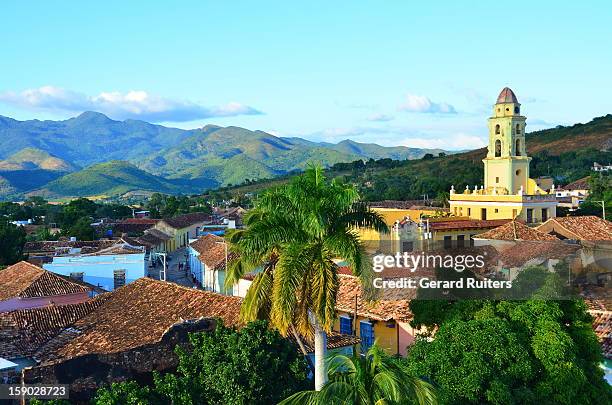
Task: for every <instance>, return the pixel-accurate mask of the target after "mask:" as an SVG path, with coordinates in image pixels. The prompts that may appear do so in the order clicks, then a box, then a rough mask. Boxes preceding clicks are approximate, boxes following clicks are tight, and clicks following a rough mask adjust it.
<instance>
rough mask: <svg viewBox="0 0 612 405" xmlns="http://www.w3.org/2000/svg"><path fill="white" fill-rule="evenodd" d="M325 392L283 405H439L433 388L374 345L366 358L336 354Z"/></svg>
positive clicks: (302, 395)
mask: <svg viewBox="0 0 612 405" xmlns="http://www.w3.org/2000/svg"><path fill="white" fill-rule="evenodd" d="M327 362H328V377H329V380H328V382H327V384H326V385H325V386H324V387H323V389H322V390H321V391H303V392H298V393H296V394H294V395H292V396H290V397H289V398H287V399H285V400H284V401H282V402H281V403H280V404H279V405H302V404H308V405H340V404H353V405H376V404H410V403H418V404H437V398H436V393H435V390H434V388H433V386H432V385H431V384H429V383H427V382H425V381H423V380H421V379H419V378H415V377H413V376H412V375H411V374H409V373H408V372H407V371H406V370H405V368H403V367H402V366H401V365H400V362H399V360H397V359H395V358H393V357H391V356H389V355H387V354H385V353H384V351H383V350H382V349H381V348H380V347H379V346H378V345H376V344H375V345H373V346H372V347H370V349H368V352H367V353H366V355H365V356H361V355H360V354H358V353H356V352H354V353H353V356H352V357H348V356H345V355H342V354H338V353H332V354H331V355H330V356H329V358H328V360H327Z"/></svg>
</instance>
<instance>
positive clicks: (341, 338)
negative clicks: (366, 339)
mask: <svg viewBox="0 0 612 405" xmlns="http://www.w3.org/2000/svg"><path fill="white" fill-rule="evenodd" d="M288 337H289V339H290V340H292V341H294V342H295V337H294V336H293V335H291V334H290V335H289V336H288ZM360 342H361V339H359V337H357V336H353V335H344V334H342V333H338V332H333V331H332V332H331V333H328V334H327V350H332V349H339V348H341V347H347V346H353V345H357V344H359V343H360ZM302 343H304V347H305V348H306V351H307V352H308V353H314V344H313V342H312V340H311V339H308V338H302Z"/></svg>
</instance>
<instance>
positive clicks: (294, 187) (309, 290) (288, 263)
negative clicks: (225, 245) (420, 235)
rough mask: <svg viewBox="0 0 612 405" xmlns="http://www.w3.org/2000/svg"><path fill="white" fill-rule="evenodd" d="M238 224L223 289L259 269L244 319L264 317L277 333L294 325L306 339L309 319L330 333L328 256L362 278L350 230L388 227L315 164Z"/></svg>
mask: <svg viewBox="0 0 612 405" xmlns="http://www.w3.org/2000/svg"><path fill="white" fill-rule="evenodd" d="M244 223H245V225H246V227H247V228H246V229H245V230H238V231H236V232H234V233H232V234H231V236H230V242H231V244H232V250H233V251H234V252H237V253H238V254H239V259H238V260H236V261H234V263H233V264H232V265H231V267H230V269H229V271H228V275H227V278H226V285H227V286H231V285H233V284H234V283H236V282H238V280H239V279H240V278H241V277H242V276H243V275H244V274H245V273H248V272H251V271H254V270H255V269H263V270H262V271H261V272H260V273H258V274H257V275H256V276H255V279H254V281H253V283H252V285H251V287H250V288H249V290H248V292H247V295H246V297H245V300H244V303H243V306H242V311H241V316H242V318H243V319H244V320H247V321H250V320H254V319H259V318H262V317H264V318H267V319H270V322H271V324H272V326H273V327H275V328H278V329H279V330H280V331H281V333H282V334H283V335H286V334H287V333H288V332H289V329H290V327H292V326H295V327H296V328H297V330H298V332H299V333H300V334H301V335H303V336H310V335H312V325H311V320H310V319H309V317H310V316H311V315H312V316H315V317H316V320H317V321H318V323H319V324H320V325H321V326H322V328H323V329H324V330H326V331H328V332H329V331H330V330H331V327H332V325H333V322H334V320H335V318H336V309H335V304H336V292H337V290H338V276H337V272H336V265H335V263H334V262H333V259H335V258H338V257H341V258H343V259H345V260H346V261H347V262H348V263H349V265H350V266H351V268H352V269H353V270H354V272H355V274H357V275H362V271H363V270H364V268H365V260H364V259H363V254H364V253H363V246H362V243H361V240H360V239H359V236H358V234H357V232H356V231H355V227H356V226H360V227H362V228H370V229H376V230H379V231H385V232H386V231H387V230H388V229H387V226H386V224H385V222H384V220H383V219H382V218H381V216H380V215H379V214H377V213H375V212H372V211H370V210H369V208H368V207H367V206H366V205H365V204H362V203H360V202H359V195H358V193H357V191H356V190H355V188H354V187H353V186H350V185H346V184H342V183H340V182H337V181H331V182H329V181H327V180H326V179H325V178H324V177H323V170H322V169H321V168H320V167H311V168H309V169H308V170H307V171H306V173H304V174H303V175H301V176H298V177H295V178H294V179H293V180H292V182H291V183H290V184H288V185H286V186H281V187H279V188H277V189H273V190H270V191H268V192H266V193H264V194H263V195H262V196H260V197H259V198H258V199H257V202H256V204H255V208H253V209H252V210H250V211H249V212H248V213H247V215H246V216H245V218H244ZM364 275H365V273H364Z"/></svg>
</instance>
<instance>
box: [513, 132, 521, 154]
mask: <svg viewBox="0 0 612 405" xmlns="http://www.w3.org/2000/svg"><path fill="white" fill-rule="evenodd" d="M517 131H518V128H517ZM514 154H515V155H516V156H521V140H520V139H517V140H516V146H515V149H514Z"/></svg>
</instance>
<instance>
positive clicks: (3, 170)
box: [0, 112, 444, 199]
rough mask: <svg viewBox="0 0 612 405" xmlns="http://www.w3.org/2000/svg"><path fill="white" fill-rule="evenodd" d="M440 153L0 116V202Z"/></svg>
mask: <svg viewBox="0 0 612 405" xmlns="http://www.w3.org/2000/svg"><path fill="white" fill-rule="evenodd" d="M440 152H444V151H443V150H441V149H421V148H409V147H404V146H397V147H384V146H380V145H376V144H364V143H358V142H354V141H350V140H345V141H342V142H340V143H337V144H332V143H327V142H312V141H309V140H306V139H302V138H283V137H277V136H274V135H272V134H269V133H266V132H263V131H251V130H248V129H245V128H240V127H234V126H230V127H220V126H215V125H207V126H205V127H203V128H198V129H193V130H183V129H178V128H169V127H165V126H162V125H155V124H151V123H148V122H144V121H137V120H125V121H115V120H112V119H110V118H108V117H107V116H105V115H104V114H101V113H97V112H85V113H82V114H80V115H79V116H77V117H74V118H70V119H67V120H63V121H50V120H45V121H40V120H28V121H18V120H15V119H12V118H8V117H3V116H0V198H3V199H15V198H20V197H22V196H23V195H27V194H39V195H45V196H48V197H50V198H55V197H73V196H89V195H107V196H114V195H117V194H123V193H126V192H129V191H160V192H165V193H175V194H178V193H195V192H201V191H203V190H205V189H211V188H216V187H219V186H223V185H229V184H239V183H242V182H243V181H245V180H246V179H250V180H254V179H261V178H272V177H275V176H278V175H283V174H287V173H290V172H293V171H299V170H302V169H304V168H305V167H306V165H307V164H308V163H311V162H318V163H321V164H322V165H324V166H331V165H333V164H335V163H340V162H351V161H354V160H358V159H364V160H368V159H371V158H372V159H381V158H390V159H395V160H398V159H399V160H405V159H418V158H421V157H423V156H424V155H425V154H427V153H432V154H436V155H437V154H438V153H440Z"/></svg>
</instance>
